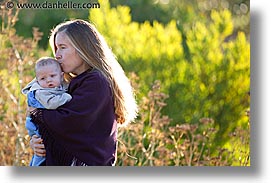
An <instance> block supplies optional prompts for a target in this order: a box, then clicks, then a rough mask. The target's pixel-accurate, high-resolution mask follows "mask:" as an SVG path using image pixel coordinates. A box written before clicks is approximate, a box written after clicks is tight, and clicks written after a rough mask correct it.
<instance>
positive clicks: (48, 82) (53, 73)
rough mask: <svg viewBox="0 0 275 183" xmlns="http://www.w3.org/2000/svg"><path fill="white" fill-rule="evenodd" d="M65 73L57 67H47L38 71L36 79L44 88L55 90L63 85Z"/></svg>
mask: <svg viewBox="0 0 275 183" xmlns="http://www.w3.org/2000/svg"><path fill="white" fill-rule="evenodd" d="M62 78H63V73H62V72H61V70H60V69H58V68H56V66H55V65H46V66H43V67H41V68H39V69H38V70H37V71H36V79H37V81H38V83H39V85H40V86H41V87H43V88H54V87H57V86H60V85H61V82H62Z"/></svg>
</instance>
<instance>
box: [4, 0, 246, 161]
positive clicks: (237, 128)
mask: <svg viewBox="0 0 275 183" xmlns="http://www.w3.org/2000/svg"><path fill="white" fill-rule="evenodd" d="M6 2H7V1H1V19H0V23H1V30H0V31H1V32H0V41H1V42H0V45H1V50H0V83H1V87H0V165H19V166H25V165H28V162H29V159H30V156H31V153H32V152H31V150H30V148H29V143H28V140H29V137H28V135H27V133H26V130H25V128H24V122H25V121H24V120H25V110H26V99H25V96H23V95H22V94H21V93H20V90H21V88H22V86H24V85H25V84H26V83H28V82H29V81H30V80H31V79H32V77H33V76H34V73H33V64H34V62H35V61H36V60H37V59H38V58H39V57H41V56H50V55H52V53H51V50H50V48H49V44H48V37H49V33H50V30H51V29H52V28H53V27H54V26H55V25H57V24H58V23H60V22H63V21H65V20H69V19H75V18H81V19H85V20H88V21H90V22H92V23H94V24H95V25H96V27H97V28H98V30H99V31H100V32H101V33H102V34H103V35H104V36H105V38H106V40H107V42H108V43H109V45H110V47H111V48H112V49H113V51H114V53H115V54H116V56H117V58H118V60H119V62H120V63H121V65H122V66H123V68H124V69H125V72H126V73H127V75H128V76H129V78H130V79H131V81H132V84H133V86H134V87H135V91H136V94H137V100H138V103H139V107H140V113H139V117H138V119H137V120H136V122H134V123H132V124H130V125H129V126H127V127H126V128H121V129H120V130H119V148H118V162H117V165H119V166H122V165H124V166H125V165H133V166H167V165H176V166H185V165H189V166H223V165H228V166H250V124H249V122H250V121H249V109H250V95H249V94H250V92H249V90H250V32H249V31H250V29H249V26H250V4H249V3H250V2H249V0H182V1H177V0H140V1H129V0H110V1H108V0H100V1H98V2H99V3H100V8H94V9H17V8H13V9H7V8H6V7H5V3H6ZM12 2H14V3H16V2H18V1H12ZM19 2H20V3H24V2H29V3H43V2H45V1H44V0H37V1H31V0H29V1H26V0H21V1H19ZM47 2H56V1H54V0H48V1H47ZM59 2H67V1H66V0H59ZM75 2H78V3H87V2H89V1H88V0H79V1H75ZM91 2H95V1H91Z"/></svg>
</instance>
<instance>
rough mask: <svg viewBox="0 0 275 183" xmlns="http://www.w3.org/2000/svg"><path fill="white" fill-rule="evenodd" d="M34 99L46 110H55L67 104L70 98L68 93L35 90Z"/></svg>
mask: <svg viewBox="0 0 275 183" xmlns="http://www.w3.org/2000/svg"><path fill="white" fill-rule="evenodd" d="M35 98H36V99H37V100H38V101H39V102H40V103H41V104H42V105H43V106H44V107H45V108H46V109H56V108H57V107H59V106H61V105H63V104H65V103H66V102H69V101H70V100H71V99H72V96H71V95H70V94H68V93H65V92H64V93H60V92H55V91H49V90H37V91H36V93H35Z"/></svg>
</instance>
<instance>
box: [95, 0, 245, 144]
mask: <svg viewBox="0 0 275 183" xmlns="http://www.w3.org/2000/svg"><path fill="white" fill-rule="evenodd" d="M100 4H101V5H102V6H101V7H102V9H101V10H91V11H90V20H91V21H92V22H93V23H94V24H95V25H96V26H97V28H98V29H99V31H100V32H102V33H103V35H104V36H105V37H106V39H107V42H108V43H109V45H110V46H111V48H112V49H113V51H114V53H115V54H116V55H117V57H118V60H119V61H120V62H121V64H122V65H123V67H124V68H125V70H126V71H134V72H135V73H137V75H138V76H139V77H140V80H139V85H140V92H141V94H140V96H144V95H145V93H146V92H148V89H149V87H150V85H151V83H152V82H153V81H155V80H160V81H161V83H162V90H163V91H165V92H167V93H168V95H169V99H168V100H167V103H168V106H167V107H165V108H164V109H163V112H164V113H165V114H167V115H169V117H171V118H172V119H173V122H172V124H176V123H183V122H188V123H189V122H191V123H195V122H197V121H198V120H199V119H200V118H202V117H210V118H213V119H214V121H215V125H216V127H217V128H218V129H219V132H218V133H217V136H216V140H215V142H216V143H217V144H219V145H221V144H223V143H225V142H226V141H228V140H229V137H228V133H229V132H231V131H232V130H234V129H235V128H236V127H237V126H238V125H239V119H240V118H241V117H242V116H243V115H244V111H245V110H246V109H247V108H249V100H248V96H247V93H248V92H249V84H250V83H249V76H250V75H249V67H250V65H249V60H250V54H249V53H250V51H249V49H250V47H249V43H248V42H247V40H246V37H245V34H244V33H242V32H239V34H238V35H237V37H236V39H232V38H231V39H228V38H229V37H230V36H231V35H232V34H233V30H234V26H233V21H232V18H231V13H230V12H229V11H228V10H223V11H215V10H213V11H212V12H211V15H210V17H211V19H210V20H207V19H205V20H204V21H197V22H195V23H193V24H194V25H193V27H192V29H190V30H188V31H187V32H186V45H187V46H188V50H189V56H188V58H187V57H185V56H184V54H183V49H182V46H181V42H182V39H181V35H180V33H179V31H178V30H177V28H176V25H175V22H174V21H171V22H170V23H169V24H168V25H167V26H163V25H162V24H160V23H158V22H153V24H152V25H151V24H150V23H149V22H144V23H137V22H132V21H131V16H130V14H129V12H130V9H129V8H128V7H126V6H118V7H117V8H110V5H109V3H108V2H107V1H100ZM243 123H247V121H243Z"/></svg>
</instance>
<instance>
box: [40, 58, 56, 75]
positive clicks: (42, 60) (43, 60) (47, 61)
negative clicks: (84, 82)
mask: <svg viewBox="0 0 275 183" xmlns="http://www.w3.org/2000/svg"><path fill="white" fill-rule="evenodd" d="M47 65H55V66H56V68H58V69H60V71H61V66H60V64H59V63H58V62H57V60H56V59H54V58H52V57H42V58H40V59H38V60H37V61H36V64H35V72H37V70H38V69H40V68H41V67H44V66H47Z"/></svg>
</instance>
